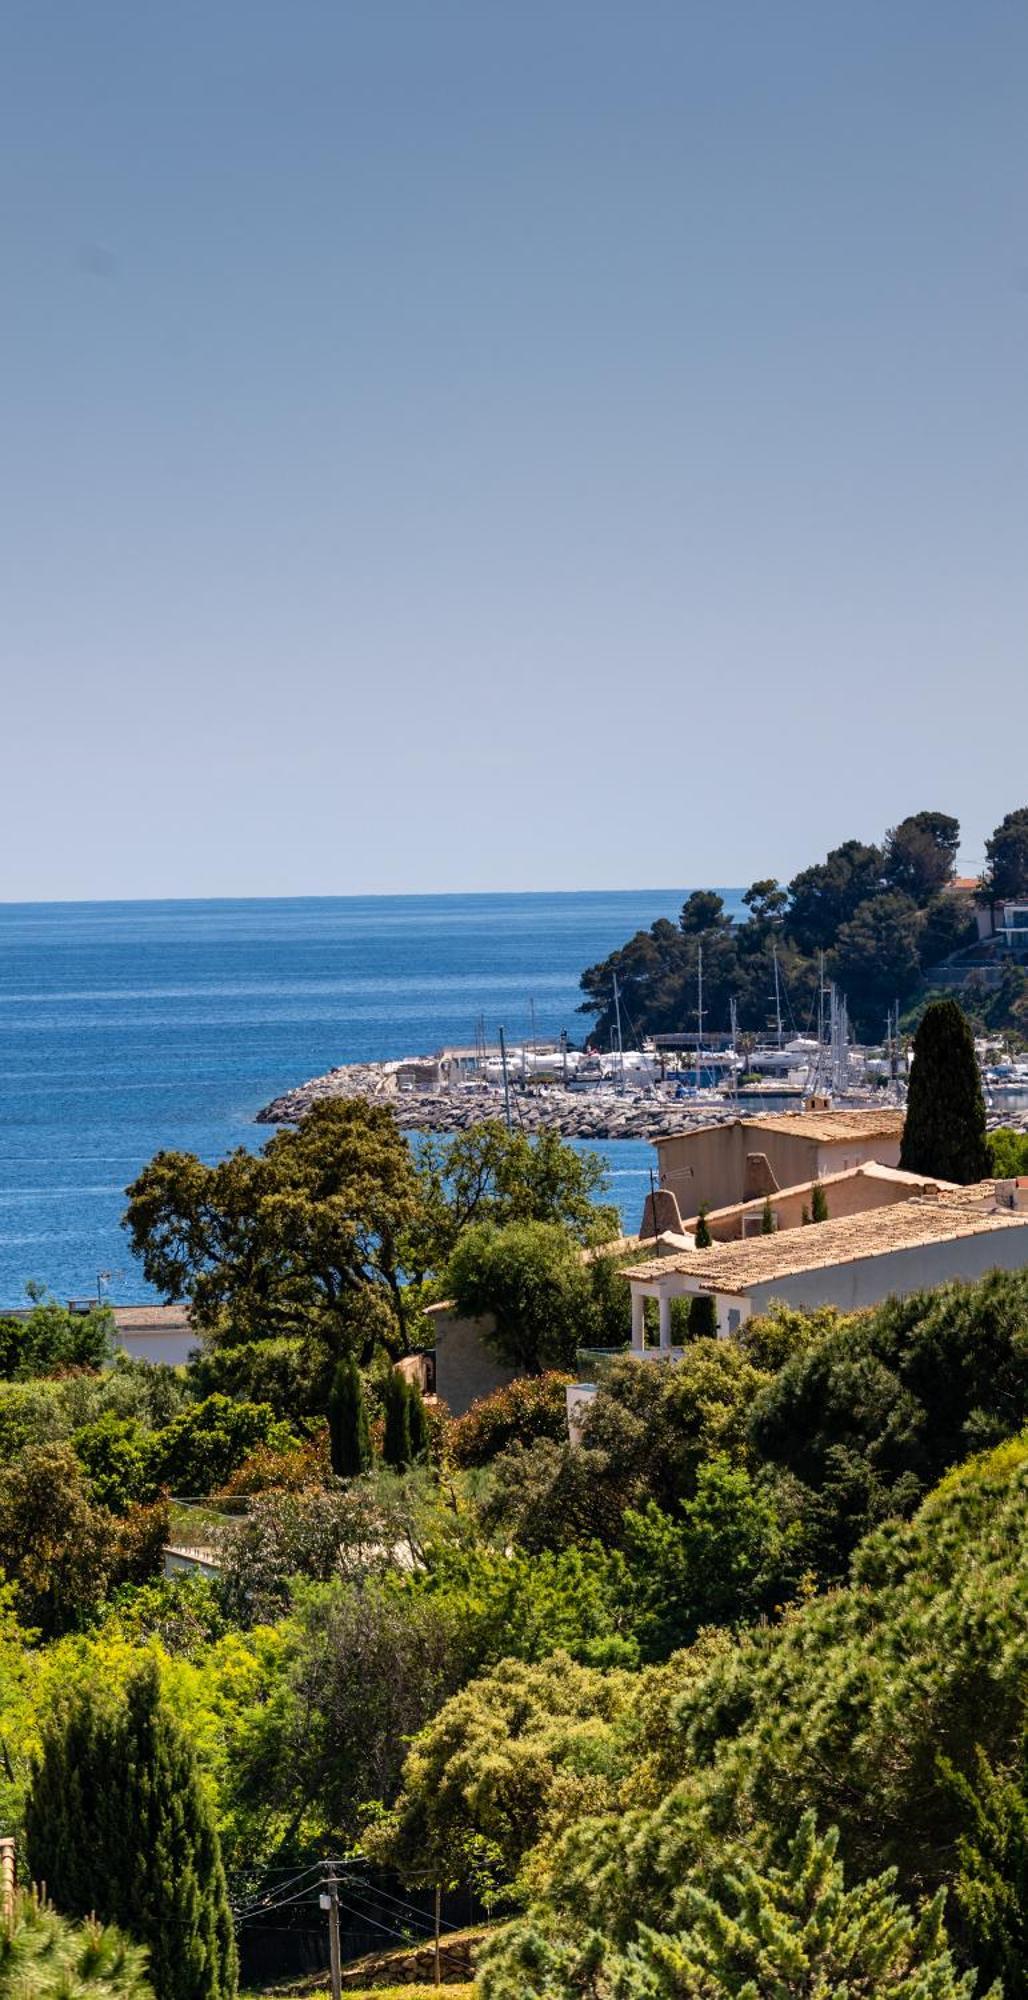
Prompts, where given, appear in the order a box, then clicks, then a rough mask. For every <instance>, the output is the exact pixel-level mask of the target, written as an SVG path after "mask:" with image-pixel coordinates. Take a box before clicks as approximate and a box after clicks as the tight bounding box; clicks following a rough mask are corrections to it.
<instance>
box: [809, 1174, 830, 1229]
mask: <svg viewBox="0 0 1028 2000" xmlns="http://www.w3.org/2000/svg"><path fill="white" fill-rule="evenodd" d="M810 1220H811V1222H827V1221H828V1196H827V1195H826V1193H825V1191H824V1188H823V1187H822V1185H821V1182H820V1181H815V1182H814V1185H813V1187H812V1188H811V1190H810Z"/></svg>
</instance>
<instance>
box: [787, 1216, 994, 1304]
mask: <svg viewBox="0 0 1028 2000" xmlns="http://www.w3.org/2000/svg"><path fill="white" fill-rule="evenodd" d="M1026 1265H1028V1217H1026V1219H1025V1223H1024V1227H1023V1228H1021V1227H1018V1228H1016V1229H1015V1228H1007V1229H994V1230H984V1231H983V1232H982V1233H981V1234H980V1235H978V1236H960V1237H951V1238H950V1239H949V1240H948V1241H946V1242H941V1243H922V1244H919V1245H918V1246H917V1247H916V1248H913V1249H907V1250H902V1249H901V1250H890V1251H886V1252H885V1253H883V1254H882V1255H881V1256H878V1257H861V1258H858V1259H856V1260H855V1261H854V1262H853V1263H851V1264H834V1265H831V1266H829V1267H828V1268H827V1269H824V1270H818V1271H796V1272H794V1273H793V1274H792V1275H791V1276H790V1277H785V1278H775V1279H772V1280H771V1281H770V1283H768V1284H764V1285H753V1286H751V1288H750V1305H751V1308H752V1311H753V1312H754V1313H762V1312H766V1310H767V1307H768V1306H769V1305H770V1303H771V1301H772V1299H783V1300H784V1301H785V1302H786V1304H788V1305H790V1306H824V1305H832V1306H838V1307H839V1308H840V1309H841V1310H842V1311H843V1312H859V1311H860V1309H861V1308H862V1307H864V1306H876V1305H880V1304H881V1301H882V1300H883V1299H888V1298H903V1297H904V1296H905V1295H906V1294H907V1293H908V1292H921V1291H926V1290H928V1289H929V1288H930V1287H931V1286H932V1285H942V1284H945V1283H946V1281H947V1279H949V1278H983V1277H984V1276H985V1273H986V1272H987V1271H997V1270H998V1271H1020V1270H1023V1269H1024V1268H1025V1266H1026Z"/></svg>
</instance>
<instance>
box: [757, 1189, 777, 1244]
mask: <svg viewBox="0 0 1028 2000" xmlns="http://www.w3.org/2000/svg"><path fill="white" fill-rule="evenodd" d="M760 1233H761V1235H762V1236H773V1235H774V1233H775V1212H774V1209H773V1208H772V1206H771V1196H770V1195H765V1197H764V1206H763V1208H762V1209H761V1211H760Z"/></svg>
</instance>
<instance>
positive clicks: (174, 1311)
mask: <svg viewBox="0 0 1028 2000" xmlns="http://www.w3.org/2000/svg"><path fill="white" fill-rule="evenodd" d="M112 1310H113V1314H114V1338H115V1342H116V1345H117V1346H118V1347H119V1348H120V1350H121V1352H122V1353H123V1354H130V1355H131V1356H132V1357H133V1359H134V1360H136V1361H151V1362H158V1361H160V1362H164V1364H165V1365H166V1366H167V1367H169V1368H181V1367H184V1365H185V1363H186V1362H187V1361H188V1360H189V1357H190V1355H191V1354H195V1353H196V1350H197V1348H198V1347H199V1345H200V1342H199V1340H198V1338H197V1336H196V1334H195V1333H194V1332H193V1329H192V1327H191V1326H190V1324H189V1308H188V1306H184V1305H178V1306H114V1307H113V1308H112Z"/></svg>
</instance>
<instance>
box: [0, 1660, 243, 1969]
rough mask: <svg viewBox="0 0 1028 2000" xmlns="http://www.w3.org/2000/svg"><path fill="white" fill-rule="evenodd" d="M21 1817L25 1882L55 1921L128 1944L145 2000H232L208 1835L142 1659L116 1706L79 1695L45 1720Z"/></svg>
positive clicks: (221, 1898)
mask: <svg viewBox="0 0 1028 2000" xmlns="http://www.w3.org/2000/svg"><path fill="white" fill-rule="evenodd" d="M25 1818H26V1831H27V1835H28V1851H29V1865H30V1868H31V1870H32V1873H33V1875H34V1876H35V1878H36V1879H37V1881H41V1882H45V1883H46V1884H47V1887H48V1889H49V1891H50V1893H51V1895H52V1896H53V1898H54V1901H55V1903H56V1904H57V1906H58V1908H60V1909H61V1910H62V1911H64V1912H65V1913H66V1914H68V1915H71V1916H76V1917H80V1918H82V1917H89V1916H93V1915H98V1916H99V1917H101V1918H102V1919H103V1921H104V1922H113V1923H117V1924H121V1925H122V1926H124V1927H126V1928H128V1929H129V1930H131V1931H132V1932H133V1933H134V1934H135V1935H136V1936H138V1937H140V1938H141V1939H142V1940H143V1942H144V1943H145V1944H146V1945H147V1946H148V1950H149V1974H150V1979H151V1982H152V1984H153V1988H154V1992H155V1994H156V1997H157V2000H234V1995H235V1991H236V1947H235V1938H234V1935H233V1929H232V1917H231V1912H230V1910H229V1904H228V1894H227V1889H226V1885H225V1876H224V1871H223V1868H222V1863H221V1849H220V1843H219V1840H218V1833H217V1827H216V1825H215V1823H214V1819H213V1815H212V1813H211V1808H210V1805H209V1803H208V1801H207V1799H206V1797H205V1795H204V1791H203V1787H202V1784H201V1782H200V1778H199V1775H198V1772H197V1769H196V1760H195V1755H194V1752H193V1749H192V1747H191V1745H190V1744H189V1742H188V1740H187V1739H186V1737H185V1736H184V1734H183V1732H182V1730H181V1729H180V1727H179V1725H178V1723H177V1722H176V1721H175V1720H174V1718H173V1717H172V1716H171V1714H170V1713H169V1712H168V1709H167V1706H166V1704H165V1702H164V1700H163V1698H162V1695H161V1690H160V1682H159V1677H158V1673H157V1669H156V1667H155V1665H154V1664H153V1663H152V1662H151V1663H149V1664H148V1665H146V1666H144V1667H142V1668H141V1669H140V1670H139V1672H138V1673H137V1674H136V1675H135V1676H134V1677H133V1678H132V1680H131V1681H130V1682H129V1684H128V1687H127V1689H126V1692H125V1697H124V1700H123V1702H122V1703H121V1704H120V1705H119V1706H118V1708H117V1709H114V1708H113V1707H112V1706H111V1703H110V1698H109V1695H107V1694H106V1691H104V1690H94V1691H92V1692H89V1693H87V1692H85V1691H80V1692H79V1693H78V1694H77V1696H75V1697H73V1699H72V1702H71V1704H70V1706H69V1707H68V1708H67V1710H66V1711H65V1712H64V1713H63V1714H62V1713H58V1714H57V1715H55V1717H54V1718H53V1720H52V1721H51V1723H50V1725H49V1727H48V1729H47V1732H46V1735H45V1738H44V1743H43V1753H42V1757H41V1759H40V1762H39V1765H38V1767H37V1769H36V1770H35V1772H34V1775H33V1781H32V1789H31V1792H30V1794H29V1798H28V1803H27V1807H26V1816H25Z"/></svg>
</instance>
